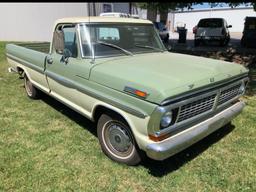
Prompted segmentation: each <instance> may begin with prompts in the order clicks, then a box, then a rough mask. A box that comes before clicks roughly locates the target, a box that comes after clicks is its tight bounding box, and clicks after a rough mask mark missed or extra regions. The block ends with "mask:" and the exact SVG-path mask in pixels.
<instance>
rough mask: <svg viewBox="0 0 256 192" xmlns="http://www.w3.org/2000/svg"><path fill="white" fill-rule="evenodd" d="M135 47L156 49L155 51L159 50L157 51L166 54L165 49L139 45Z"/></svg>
mask: <svg viewBox="0 0 256 192" xmlns="http://www.w3.org/2000/svg"><path fill="white" fill-rule="evenodd" d="M135 46H136V47H142V48H147V49H154V50H157V51H161V52H164V50H163V49H159V48H156V47H152V46H148V45H138V44H136V45H135Z"/></svg>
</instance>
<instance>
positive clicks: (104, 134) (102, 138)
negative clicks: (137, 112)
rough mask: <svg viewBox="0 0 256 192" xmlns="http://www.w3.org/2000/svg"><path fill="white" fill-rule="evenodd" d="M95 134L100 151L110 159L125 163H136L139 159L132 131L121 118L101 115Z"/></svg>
mask: <svg viewBox="0 0 256 192" xmlns="http://www.w3.org/2000/svg"><path fill="white" fill-rule="evenodd" d="M97 135H98V138H99V142H100V146H101V149H102V151H103V152H104V153H105V154H106V155H107V156H108V157H109V158H110V159H112V160H114V161H117V162H119V163H125V164H127V165H136V164H138V163H139V162H140V161H141V157H140V155H139V149H138V148H137V146H136V142H135V139H134V137H133V135H132V132H131V130H130V128H129V126H128V125H127V124H126V123H125V122H124V121H123V120H122V119H121V118H119V117H114V116H113V117H112V116H109V115H106V114H103V115H101V117H100V118H99V120H98V124H97Z"/></svg>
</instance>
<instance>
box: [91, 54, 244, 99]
mask: <svg viewBox="0 0 256 192" xmlns="http://www.w3.org/2000/svg"><path fill="white" fill-rule="evenodd" d="M97 62H98V63H95V65H94V67H93V68H92V70H91V74H90V80H91V81H94V82H96V83H99V84H101V85H104V86H107V87H110V88H112V89H115V90H118V91H121V92H124V87H125V86H129V87H132V88H135V89H138V90H141V91H144V92H146V93H148V96H147V97H146V100H148V101H150V102H153V103H157V104H160V103H161V102H162V101H163V100H165V99H166V98H168V97H172V96H175V95H178V94H181V93H184V92H188V91H191V90H194V89H197V88H199V87H202V86H205V85H210V84H211V83H215V82H218V81H221V80H223V79H227V78H230V77H232V76H237V75H239V74H242V73H246V72H247V69H246V68H244V67H243V66H241V65H239V64H235V63H230V62H225V61H220V60H214V59H207V58H203V57H197V56H191V55H184V54H177V53H170V52H163V53H150V54H138V55H135V56H122V57H118V58H115V59H113V58H112V59H108V60H104V61H99V60H98V61H97ZM213 78H214V82H212V80H213ZM124 93H126V92H124Z"/></svg>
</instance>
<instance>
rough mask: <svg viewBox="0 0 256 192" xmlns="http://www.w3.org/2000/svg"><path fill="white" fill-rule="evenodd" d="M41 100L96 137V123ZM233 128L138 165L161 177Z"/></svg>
mask: <svg viewBox="0 0 256 192" xmlns="http://www.w3.org/2000/svg"><path fill="white" fill-rule="evenodd" d="M41 100H42V101H43V102H45V103H46V104H48V105H49V106H51V107H52V108H54V109H55V110H56V111H59V112H60V113H62V114H63V115H65V116H66V117H67V118H69V119H71V120H72V121H74V122H75V123H77V124H79V125H80V126H81V127H82V128H84V129H86V130H88V131H89V132H90V133H91V134H93V135H94V136H95V137H97V130H96V123H93V122H91V121H90V120H89V119H87V118H85V117H84V116H82V115H81V114H79V113H77V112H75V111H74V110H72V109H70V108H69V107H67V106H65V105H64V104H62V103H61V102H59V101H57V100H55V99H54V98H52V97H50V96H48V95H46V94H42V97H41ZM234 128H235V127H234V126H233V125H232V124H228V125H226V126H224V127H222V128H221V129H219V130H217V131H216V132H214V133H212V134H210V135H209V136H207V137H206V138H204V139H203V140H201V141H199V142H197V143H195V144H194V145H192V146H190V147H189V148H187V149H185V150H184V151H182V152H180V153H178V154H176V155H174V156H172V157H170V158H168V159H166V160H164V161H155V160H152V159H150V158H147V157H146V158H145V159H144V160H143V161H142V162H141V164H140V165H139V166H143V167H145V169H147V170H148V173H149V174H151V175H152V176H154V177H163V176H164V175H167V174H169V173H171V172H173V171H175V170H177V169H179V168H180V167H182V166H183V165H185V164H186V163H188V162H189V161H191V160H193V159H195V158H196V157H197V156H198V155H200V154H201V153H203V152H204V151H205V150H207V149H208V148H209V147H210V146H212V145H213V144H214V143H217V142H218V141H219V140H221V139H222V138H224V137H225V136H226V135H228V134H229V133H230V132H232V130H233V129H234Z"/></svg>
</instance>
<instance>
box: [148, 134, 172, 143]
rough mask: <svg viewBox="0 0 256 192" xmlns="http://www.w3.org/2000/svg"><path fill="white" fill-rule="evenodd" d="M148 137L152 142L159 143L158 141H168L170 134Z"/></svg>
mask: <svg viewBox="0 0 256 192" xmlns="http://www.w3.org/2000/svg"><path fill="white" fill-rule="evenodd" d="M148 137H149V139H150V140H152V141H155V142H158V141H162V140H164V139H166V138H167V137H169V134H165V135H160V136H155V135H148Z"/></svg>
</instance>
